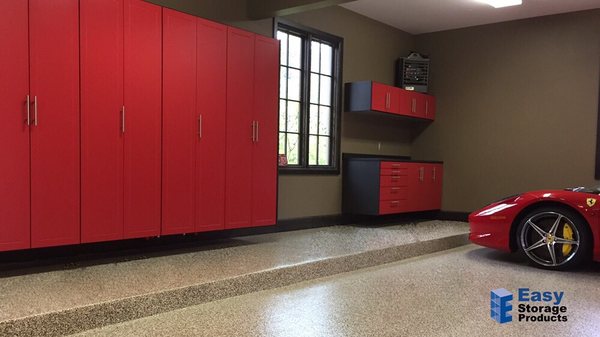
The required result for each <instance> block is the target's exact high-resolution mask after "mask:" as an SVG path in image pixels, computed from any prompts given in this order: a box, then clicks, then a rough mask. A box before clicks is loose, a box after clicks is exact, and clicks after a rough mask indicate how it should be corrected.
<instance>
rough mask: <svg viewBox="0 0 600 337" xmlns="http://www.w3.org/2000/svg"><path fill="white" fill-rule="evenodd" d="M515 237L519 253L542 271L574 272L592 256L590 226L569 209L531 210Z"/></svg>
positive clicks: (556, 207)
mask: <svg viewBox="0 0 600 337" xmlns="http://www.w3.org/2000/svg"><path fill="white" fill-rule="evenodd" d="M552 230H554V233H552ZM515 235H516V237H515V240H516V242H517V244H518V247H519V251H520V252H521V253H522V254H523V255H525V256H526V257H527V259H528V260H529V262H530V263H531V264H532V265H534V266H536V267H539V268H543V269H551V270H567V269H573V268H576V267H578V266H580V265H581V264H583V263H585V262H587V261H588V260H589V259H590V257H591V253H592V246H593V238H592V233H591V231H590V227H589V225H588V223H587V222H586V221H585V219H584V218H583V217H582V216H581V215H580V214H579V213H577V212H575V211H573V210H571V209H568V208H565V207H559V206H544V207H539V208H536V209H534V210H531V211H530V212H528V213H527V214H525V216H524V217H523V218H522V220H521V222H520V223H519V226H518V227H517V231H516V233H515ZM571 243H572V244H571ZM575 243H576V244H575ZM553 255H554V256H553Z"/></svg>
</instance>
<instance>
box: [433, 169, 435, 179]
mask: <svg viewBox="0 0 600 337" xmlns="http://www.w3.org/2000/svg"><path fill="white" fill-rule="evenodd" d="M433 181H435V167H434V168H433Z"/></svg>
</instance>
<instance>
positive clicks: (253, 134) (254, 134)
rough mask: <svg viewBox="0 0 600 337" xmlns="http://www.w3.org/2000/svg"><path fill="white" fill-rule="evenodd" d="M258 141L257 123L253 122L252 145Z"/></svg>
mask: <svg viewBox="0 0 600 337" xmlns="http://www.w3.org/2000/svg"><path fill="white" fill-rule="evenodd" d="M255 141H256V122H255V121H252V143H254V142H255Z"/></svg>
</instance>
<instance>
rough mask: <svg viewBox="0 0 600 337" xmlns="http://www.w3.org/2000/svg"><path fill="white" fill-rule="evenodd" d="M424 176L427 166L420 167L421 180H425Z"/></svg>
mask: <svg viewBox="0 0 600 337" xmlns="http://www.w3.org/2000/svg"><path fill="white" fill-rule="evenodd" d="M424 176H425V168H424V167H419V180H420V181H423V178H424Z"/></svg>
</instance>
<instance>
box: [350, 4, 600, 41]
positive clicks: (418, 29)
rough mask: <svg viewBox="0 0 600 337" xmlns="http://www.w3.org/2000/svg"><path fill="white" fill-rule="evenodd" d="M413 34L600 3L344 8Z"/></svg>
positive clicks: (386, 5)
mask: <svg viewBox="0 0 600 337" xmlns="http://www.w3.org/2000/svg"><path fill="white" fill-rule="evenodd" d="M341 6H343V7H345V8H347V9H349V10H352V11H354V12H357V13H359V14H362V15H365V16H367V17H370V18H372V19H375V20H377V21H380V22H383V23H386V24H388V25H390V26H393V27H396V28H398V29H401V30H403V31H405V32H408V33H411V34H422V33H429V32H437V31H441V30H448V29H454V28H462V27H470V26H477V25H483V24H488V23H494V22H502V21H510V20H517V19H524V18H530V17H536V16H543V15H551V14H558V13H566V12H574V11H579V10H585V9H593V8H600V0H523V4H522V5H520V6H512V7H504V8H497V9H496V8H494V7H492V6H490V5H487V4H484V3H482V2H480V1H478V0H358V1H352V2H348V3H346V4H343V5H341Z"/></svg>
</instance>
